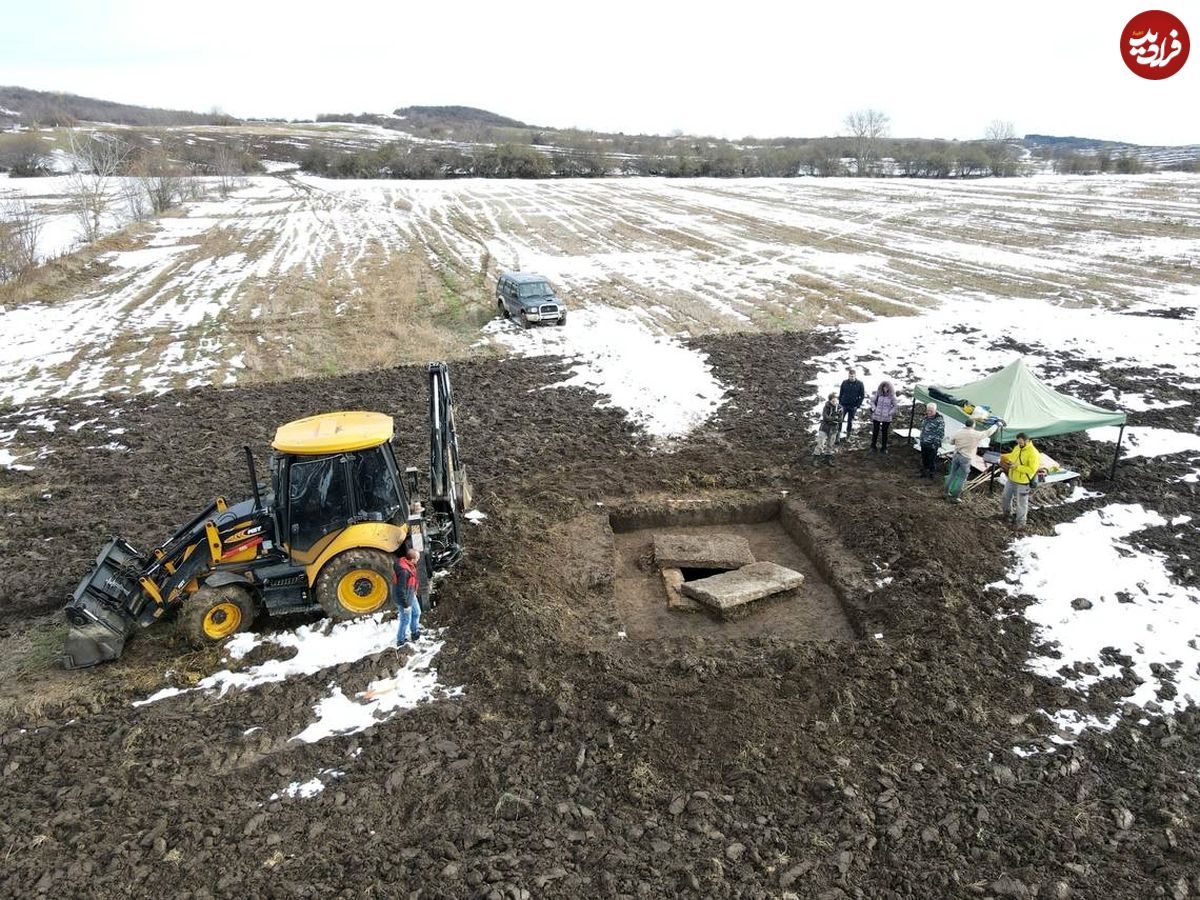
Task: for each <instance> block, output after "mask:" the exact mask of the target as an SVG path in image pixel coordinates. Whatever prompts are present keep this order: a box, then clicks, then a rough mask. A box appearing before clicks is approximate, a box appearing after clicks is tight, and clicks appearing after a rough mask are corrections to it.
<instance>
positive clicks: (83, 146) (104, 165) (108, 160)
mask: <svg viewBox="0 0 1200 900" xmlns="http://www.w3.org/2000/svg"><path fill="white" fill-rule="evenodd" d="M67 135H68V138H69V140H70V146H71V156H72V158H73V160H74V171H73V172H72V173H71V175H70V176H69V178H68V188H67V205H68V206H69V208H70V210H71V213H72V214H73V215H74V216H75V220H76V221H77V222H78V223H79V231H80V237H82V238H83V239H84V240H85V241H94V240H96V239H97V238H99V237H100V234H101V232H102V230H103V227H104V216H105V214H106V213H107V212H108V211H109V207H110V206H111V204H112V199H113V198H112V193H113V186H112V181H113V178H114V177H115V176H116V175H117V174H118V173H119V172H120V171H121V169H122V167H123V166H124V165H125V162H126V159H127V157H128V155H129V149H128V146H127V145H126V144H125V142H124V141H122V140H121V139H120V138H119V137H117V136H116V135H101V134H97V133H93V134H89V135H84V134H81V133H79V132H78V131H75V130H72V131H69V132H67Z"/></svg>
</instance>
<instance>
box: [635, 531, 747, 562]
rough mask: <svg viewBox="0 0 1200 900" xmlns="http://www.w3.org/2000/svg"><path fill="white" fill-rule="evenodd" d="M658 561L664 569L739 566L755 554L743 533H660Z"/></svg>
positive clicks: (656, 538) (656, 541)
mask: <svg viewBox="0 0 1200 900" xmlns="http://www.w3.org/2000/svg"><path fill="white" fill-rule="evenodd" d="M654 561H655V562H657V563H658V565H659V566H660V567H662V568H664V569H738V568H741V567H742V566H746V565H749V564H750V563H752V562H754V554H753V553H752V552H751V551H750V542H749V541H747V540H746V539H745V538H744V537H742V536H741V535H739V534H656V535H654Z"/></svg>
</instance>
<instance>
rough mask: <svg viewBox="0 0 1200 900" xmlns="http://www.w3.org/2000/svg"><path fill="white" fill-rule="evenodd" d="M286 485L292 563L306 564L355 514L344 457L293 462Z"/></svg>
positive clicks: (324, 457) (296, 460)
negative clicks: (293, 561) (352, 507)
mask: <svg viewBox="0 0 1200 900" xmlns="http://www.w3.org/2000/svg"><path fill="white" fill-rule="evenodd" d="M287 482H288V492H287V498H288V500H287V521H288V526H287V540H288V551H289V553H290V554H291V556H292V559H293V560H295V561H296V562H298V563H301V564H307V563H309V562H311V561H312V560H313V559H315V558H316V557H317V555H318V554H319V553H320V552H321V550H322V549H324V547H325V546H326V545H327V544H328V543H329V542H330V541H331V540H332V539H333V535H334V534H335V533H336V532H339V531H341V530H342V529H343V528H345V527H346V525H347V524H349V522H350V518H351V516H352V515H353V511H352V509H351V496H350V485H349V478H348V473H347V471H346V460H345V457H344V456H342V455H340V454H339V455H337V456H322V457H318V458H315V459H303V458H300V459H294V460H293V461H292V463H291V465H289V466H288V474H287Z"/></svg>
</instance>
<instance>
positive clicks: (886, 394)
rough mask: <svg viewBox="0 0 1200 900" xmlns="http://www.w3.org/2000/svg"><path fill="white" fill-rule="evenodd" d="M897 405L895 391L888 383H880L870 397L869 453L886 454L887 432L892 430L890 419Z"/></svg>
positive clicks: (893, 415)
mask: <svg viewBox="0 0 1200 900" xmlns="http://www.w3.org/2000/svg"><path fill="white" fill-rule="evenodd" d="M897 408H898V403H897V401H896V389H895V388H893V387H892V383H891V382H890V381H886V380H885V381H881V382H880V383H879V387H878V388H876V389H875V393H873V394H872V395H871V452H872V453H874V452H875V451H876V450H880V451H881V452H883V453H887V445H888V432H889V431H891V430H892V419H893V418H894V417H895V415H896V410H897Z"/></svg>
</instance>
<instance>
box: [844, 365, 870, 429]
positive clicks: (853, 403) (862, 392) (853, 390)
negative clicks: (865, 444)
mask: <svg viewBox="0 0 1200 900" xmlns="http://www.w3.org/2000/svg"><path fill="white" fill-rule="evenodd" d="M866 396H867V389H866V388H865V387H863V383H862V382H861V381H859V380H858V376H857V374H856V373H855V371H854V369H853V368H850V369H847V370H846V380H845V381H843V382H842V387H841V390H839V391H838V403H839V404H840V405H841V407H842V409H844V410H845V411H846V437H845V440H847V441H849V440H850V432H851V431H852V430H853V429H854V417H855V416H856V415H858V408H859V407H860V406H862V404H863V399H864V398H865V397H866ZM838 430H839V431H841V428H840V427H839V428H838ZM841 440H842V438H838V441H839V442H841Z"/></svg>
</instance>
